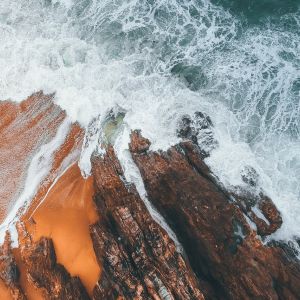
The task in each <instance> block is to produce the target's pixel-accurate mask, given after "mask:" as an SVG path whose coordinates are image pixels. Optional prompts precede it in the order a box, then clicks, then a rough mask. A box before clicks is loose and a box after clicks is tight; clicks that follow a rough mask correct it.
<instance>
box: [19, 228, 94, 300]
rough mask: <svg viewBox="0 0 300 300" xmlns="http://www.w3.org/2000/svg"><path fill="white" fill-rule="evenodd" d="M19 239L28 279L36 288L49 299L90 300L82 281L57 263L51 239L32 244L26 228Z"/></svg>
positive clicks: (20, 231) (21, 231)
mask: <svg viewBox="0 0 300 300" xmlns="http://www.w3.org/2000/svg"><path fill="white" fill-rule="evenodd" d="M19 239H20V240H21V245H22V246H21V256H22V260H23V261H24V263H25V265H26V268H27V272H28V278H29V280H30V281H31V282H32V283H33V284H34V286H35V287H37V288H41V289H42V290H43V291H44V294H45V297H46V298H47V299H50V300H66V299H68V300H88V299H90V298H89V296H88V294H87V292H86V290H85V288H84V286H83V285H82V283H81V280H80V279H79V278H78V277H71V275H70V274H69V273H68V271H67V270H66V269H65V268H64V266H62V265H61V264H58V263H57V261H56V255H55V249H54V245H53V242H52V240H51V239H49V238H41V239H40V240H39V241H37V242H32V241H31V237H30V236H29V235H28V233H27V232H26V230H25V229H24V228H22V230H19Z"/></svg>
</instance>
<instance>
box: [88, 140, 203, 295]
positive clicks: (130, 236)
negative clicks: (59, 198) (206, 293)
mask: <svg viewBox="0 0 300 300" xmlns="http://www.w3.org/2000/svg"><path fill="white" fill-rule="evenodd" d="M137 146H138V147H136V148H135V150H136V151H137V152H138V153H144V152H145V151H146V149H147V141H146V140H145V139H144V140H142V141H141V144H137ZM92 166H93V167H92V173H93V176H94V180H95V189H96V195H95V203H96V205H97V207H98V209H99V211H101V216H103V217H102V220H101V221H100V222H99V223H97V224H95V225H93V226H91V236H92V240H93V244H94V249H95V253H96V256H97V258H98V260H99V262H100V264H101V265H102V266H103V269H104V272H105V273H104V274H102V278H100V280H99V282H98V284H97V286H96V288H95V291H94V298H95V299H98V298H97V297H101V298H103V299H116V297H117V295H118V296H121V297H123V298H124V299H204V297H203V294H202V293H201V291H200V288H199V282H198V280H197V278H196V277H195V275H194V273H193V271H192V270H191V267H190V265H189V263H188V262H187V261H186V260H184V258H183V257H182V255H181V254H180V253H179V252H178V251H177V250H176V247H175V243H174V242H173V241H172V240H171V239H170V237H169V236H168V234H167V232H166V231H165V230H164V229H162V228H161V227H160V226H159V225H158V224H157V223H156V222H155V221H154V220H153V219H152V217H151V215H150V213H149V212H148V210H147V209H146V206H145V204H144V203H143V201H142V200H141V198H140V197H139V195H138V193H137V191H136V188H135V186H134V185H132V184H129V183H127V182H126V180H125V179H124V177H123V171H122V168H121V166H120V164H119V162H118V160H117V158H116V156H115V154H114V151H113V148H112V147H108V148H107V149H106V154H105V155H104V156H103V157H97V156H94V157H93V159H92Z"/></svg>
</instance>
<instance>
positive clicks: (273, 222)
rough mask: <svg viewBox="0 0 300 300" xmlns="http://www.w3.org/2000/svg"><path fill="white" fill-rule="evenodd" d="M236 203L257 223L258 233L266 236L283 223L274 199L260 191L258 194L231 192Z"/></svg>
mask: <svg viewBox="0 0 300 300" xmlns="http://www.w3.org/2000/svg"><path fill="white" fill-rule="evenodd" d="M230 195H231V196H232V197H233V198H234V201H235V203H236V204H237V205H238V206H239V208H240V209H241V210H242V211H243V212H244V214H245V215H247V216H248V217H249V219H250V220H251V221H252V222H253V223H254V224H255V225H256V230H257V233H258V234H259V235H260V236H261V237H265V236H267V235H270V234H272V233H274V232H275V231H277V230H278V229H279V228H280V227H281V225H282V217H281V215H280V212H279V211H278V210H277V208H276V206H275V205H274V203H273V201H272V200H271V199H270V198H269V197H267V196H266V195H264V194H263V193H260V194H259V195H258V196H257V195H253V194H251V193H250V192H246V191H244V190H243V191H242V192H239V193H235V192H230Z"/></svg>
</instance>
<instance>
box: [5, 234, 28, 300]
mask: <svg viewBox="0 0 300 300" xmlns="http://www.w3.org/2000/svg"><path fill="white" fill-rule="evenodd" d="M19 277H20V273H19V269H18V266H17V263H16V260H15V258H14V256H13V252H12V249H11V241H10V235H9V234H8V233H7V234H6V237H5V241H4V244H3V245H2V246H1V248H0V278H1V280H2V281H3V282H4V284H5V285H6V286H7V287H8V289H9V290H10V293H11V296H12V298H13V299H14V300H25V299H26V297H25V295H24V293H23V291H22V289H21V287H20V283H19Z"/></svg>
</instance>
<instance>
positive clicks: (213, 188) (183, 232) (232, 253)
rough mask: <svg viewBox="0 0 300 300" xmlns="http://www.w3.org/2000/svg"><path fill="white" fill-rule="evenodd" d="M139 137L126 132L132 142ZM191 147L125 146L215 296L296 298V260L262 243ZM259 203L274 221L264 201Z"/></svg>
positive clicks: (299, 275) (299, 281) (299, 288)
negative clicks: (142, 148) (144, 149)
mask: <svg viewBox="0 0 300 300" xmlns="http://www.w3.org/2000/svg"><path fill="white" fill-rule="evenodd" d="M140 138H141V135H140V134H139V133H137V132H133V133H132V135H131V140H132V143H133V144H134V145H137V144H138V143H139V140H140ZM187 144H188V142H187ZM187 144H186V145H187ZM193 147H194V148H197V146H196V145H193V144H192V143H190V145H189V146H186V147H185V151H184V152H182V151H179V149H178V148H176V147H172V148H170V149H169V150H168V151H167V152H163V153H161V152H160V153H158V152H151V151H148V152H147V153H146V154H143V155H141V154H140V153H138V152H135V151H134V148H132V147H131V152H132V156H133V159H134V161H135V162H136V164H137V166H138V168H139V170H140V173H141V175H142V178H143V180H144V183H145V187H146V190H147V193H148V197H149V200H151V202H152V203H153V204H154V206H155V207H156V208H157V209H158V211H159V212H160V213H161V214H162V215H163V216H164V217H165V219H166V220H167V222H168V223H169V224H170V225H171V227H172V229H173V231H174V232H175V233H176V234H177V236H178V237H179V240H180V241H181V243H182V245H183V247H184V249H185V251H186V253H187V255H188V257H189V259H190V262H191V265H192V266H193V268H194V270H195V271H196V274H197V275H198V277H200V278H204V279H205V280H207V281H209V282H210V283H211V285H212V286H213V287H214V291H215V292H216V293H217V297H218V298H219V299H298V296H299V295H300V269H299V264H298V263H295V262H294V261H290V260H288V259H287V257H286V255H285V253H284V252H283V251H282V249H280V248H278V247H267V246H265V245H263V244H262V242H261V241H260V240H259V239H258V238H257V236H256V232H255V231H253V230H252V229H251V228H250V226H249V225H248V223H247V221H246V219H245V217H244V215H243V212H242V211H241V209H240V208H239V207H238V206H237V205H236V203H234V202H232V200H231V199H230V197H229V194H228V193H226V192H224V189H223V188H222V187H220V186H218V185H217V184H216V181H214V180H212V179H211V174H210V173H209V172H208V169H207V168H206V167H205V164H204V162H203V161H201V158H200V156H198V157H197V156H196V155H195V153H196V150H194V151H193V150H192V149H193ZM135 148H138V147H137V146H135ZM191 157H192V158H193V159H191ZM262 203H264V201H263V202H262ZM261 205H262V206H261V207H262V209H263V210H264V211H265V213H266V214H268V216H269V217H268V218H269V220H271V221H272V222H274V221H275V222H277V223H278V224H279V223H280V217H279V215H278V214H277V213H276V212H275V211H274V210H273V208H274V207H273V206H272V205H270V202H269V201H268V200H266V202H265V204H261ZM263 207H264V208H263ZM286 297H288V298H286Z"/></svg>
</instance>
